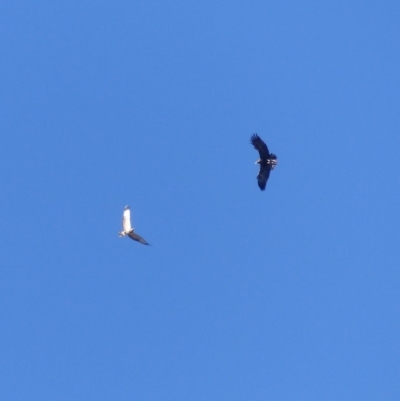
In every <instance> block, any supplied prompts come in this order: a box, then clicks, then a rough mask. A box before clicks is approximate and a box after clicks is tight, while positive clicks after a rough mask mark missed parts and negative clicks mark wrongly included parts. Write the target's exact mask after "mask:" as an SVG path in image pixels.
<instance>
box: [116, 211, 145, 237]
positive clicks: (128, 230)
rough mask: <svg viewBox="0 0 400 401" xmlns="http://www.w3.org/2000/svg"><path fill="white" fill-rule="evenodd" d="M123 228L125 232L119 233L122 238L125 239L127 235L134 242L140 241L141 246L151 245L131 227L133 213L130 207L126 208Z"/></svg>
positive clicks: (123, 216)
mask: <svg viewBox="0 0 400 401" xmlns="http://www.w3.org/2000/svg"><path fill="white" fill-rule="evenodd" d="M122 228H123V230H122V231H121V232H120V233H119V236H120V237H125V235H127V236H128V237H129V238H132V239H133V240H135V241H138V242H140V243H141V244H144V245H150V244H149V243H148V242H147V241H146V240H145V239H143V238H142V237H141V236H140V235H137V234H136V233H135V230H134V229H133V227H132V226H131V211H130V209H129V206H125V209H124V214H123V215H122Z"/></svg>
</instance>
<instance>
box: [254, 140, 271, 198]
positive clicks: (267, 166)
mask: <svg viewBox="0 0 400 401" xmlns="http://www.w3.org/2000/svg"><path fill="white" fill-rule="evenodd" d="M250 142H251V144H252V145H253V146H254V148H255V149H257V150H258V152H259V153H260V158H259V159H258V160H257V161H256V164H259V165H260V172H259V173H258V176H257V180H258V186H259V187H260V189H261V191H264V189H265V186H266V185H267V180H268V178H269V173H270V172H271V170H273V169H274V168H275V166H276V165H277V164H278V158H277V157H276V155H274V154H273V153H269V150H268V147H267V145H266V144H265V142H264V141H263V140H262V139H261V138H260V137H259V136H258V135H257V134H253V135H252V136H251V138H250Z"/></svg>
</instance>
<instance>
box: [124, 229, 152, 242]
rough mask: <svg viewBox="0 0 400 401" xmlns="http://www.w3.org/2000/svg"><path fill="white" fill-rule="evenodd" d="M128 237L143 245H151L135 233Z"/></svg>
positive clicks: (132, 232)
mask: <svg viewBox="0 0 400 401" xmlns="http://www.w3.org/2000/svg"><path fill="white" fill-rule="evenodd" d="M128 236H129V238H132V239H133V240H134V241H138V242H140V243H141V244H144V245H150V244H149V243H148V242H147V241H146V240H145V239H144V238H142V237H141V236H140V235H137V234H136V233H135V232H134V231H131V232H130V233H129V234H128Z"/></svg>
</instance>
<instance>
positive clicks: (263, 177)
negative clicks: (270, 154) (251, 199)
mask: <svg viewBox="0 0 400 401" xmlns="http://www.w3.org/2000/svg"><path fill="white" fill-rule="evenodd" d="M270 172H271V167H270V166H269V165H265V164H264V165H260V172H259V173H258V176H257V179H258V186H259V187H260V189H261V191H264V189H265V186H266V185H267V181H268V178H269V173H270Z"/></svg>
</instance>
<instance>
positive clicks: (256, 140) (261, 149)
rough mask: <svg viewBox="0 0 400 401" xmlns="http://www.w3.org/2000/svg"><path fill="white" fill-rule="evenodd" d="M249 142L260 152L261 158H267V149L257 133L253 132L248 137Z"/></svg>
mask: <svg viewBox="0 0 400 401" xmlns="http://www.w3.org/2000/svg"><path fill="white" fill-rule="evenodd" d="M250 142H251V143H252V145H253V146H254V148H255V149H257V150H258V152H259V153H260V158H261V159H268V157H269V150H268V147H267V145H266V144H265V142H264V141H263V140H262V139H261V138H260V137H259V136H258V135H257V134H253V135H252V136H251V138H250Z"/></svg>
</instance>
